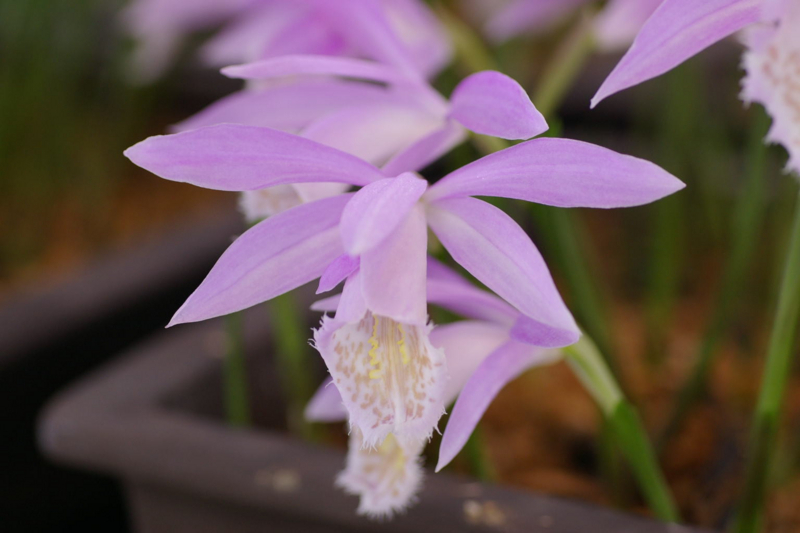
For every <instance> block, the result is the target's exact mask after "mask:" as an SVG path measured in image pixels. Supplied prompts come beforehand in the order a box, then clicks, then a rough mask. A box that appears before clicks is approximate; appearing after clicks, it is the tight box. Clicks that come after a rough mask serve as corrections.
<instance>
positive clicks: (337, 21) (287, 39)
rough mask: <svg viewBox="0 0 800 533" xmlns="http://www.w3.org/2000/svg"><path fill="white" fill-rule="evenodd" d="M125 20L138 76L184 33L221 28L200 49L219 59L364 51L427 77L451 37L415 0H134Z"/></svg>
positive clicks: (161, 66)
mask: <svg viewBox="0 0 800 533" xmlns="http://www.w3.org/2000/svg"><path fill="white" fill-rule="evenodd" d="M123 22H124V23H125V25H126V27H127V28H128V30H129V32H130V33H131V34H132V35H134V36H135V37H136V38H137V39H138V40H139V48H138V49H137V54H136V56H135V67H136V71H137V74H138V76H139V77H140V78H141V79H142V80H143V81H151V80H153V79H155V78H157V77H158V76H160V75H161V74H162V73H163V72H164V71H165V70H166V68H167V67H168V66H169V65H170V63H172V61H173V59H174V58H175V56H176V55H177V52H178V51H179V49H180V45H181V44H182V42H183V41H184V39H185V37H186V36H187V35H188V34H190V33H193V32H196V31H200V30H207V29H212V28H215V27H217V26H219V25H220V24H224V27H223V29H222V30H221V31H220V32H219V33H217V34H216V35H215V36H214V37H212V39H211V40H210V41H209V42H207V43H206V44H205V45H204V47H203V48H202V49H201V56H202V58H203V60H204V61H205V62H206V63H208V64H211V65H216V66H223V65H229V64H232V63H240V62H243V61H252V60H255V59H260V58H265V57H276V56H281V55H286V54H327V55H349V56H364V57H370V58H373V59H376V60H378V61H381V62H385V63H387V64H392V65H395V66H397V67H398V68H400V69H403V70H405V71H407V72H408V73H420V74H422V75H424V76H432V75H433V74H435V73H437V72H439V71H440V70H441V69H442V68H443V67H444V66H445V65H446V64H447V63H448V62H449V60H450V54H451V50H450V43H449V41H448V39H447V37H446V34H445V32H444V31H443V29H442V28H441V27H440V25H439V23H438V20H437V19H436V17H435V16H434V15H433V13H432V12H431V11H430V10H429V9H428V8H427V7H426V6H425V4H424V3H423V2H421V1H420V0H378V1H375V0H336V1H335V2H331V1H330V0H136V1H135V2H134V3H132V4H131V5H130V6H129V7H128V8H127V9H126V11H125V12H124V13H123Z"/></svg>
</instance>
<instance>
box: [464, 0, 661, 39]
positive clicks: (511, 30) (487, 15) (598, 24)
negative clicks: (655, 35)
mask: <svg viewBox="0 0 800 533" xmlns="http://www.w3.org/2000/svg"><path fill="white" fill-rule="evenodd" d="M662 1H663V0H610V1H609V2H608V3H607V4H606V6H605V7H604V8H603V10H602V11H601V12H600V13H599V14H598V15H597V18H596V19H595V39H596V41H597V44H598V46H599V47H600V49H601V50H605V51H614V50H618V49H621V48H624V47H626V46H628V45H629V44H630V43H631V41H633V38H634V37H635V36H636V34H637V33H638V31H639V29H641V27H642V25H643V24H644V23H645V21H646V20H647V18H648V17H649V16H650V15H651V14H652V13H653V12H654V11H655V10H656V8H657V7H658V5H659V4H660V3H661V2H662ZM464 2H465V4H466V7H467V10H468V11H471V12H472V13H473V15H474V18H476V20H481V21H486V22H485V23H484V26H483V29H484V33H485V34H486V36H487V37H488V38H489V39H491V40H492V41H494V42H498V43H499V42H504V41H507V40H508V39H511V38H512V37H517V36H519V35H523V34H536V33H539V32H543V31H546V30H548V29H549V28H550V27H552V26H553V25H555V24H557V23H558V22H560V21H561V20H563V19H565V18H567V17H568V16H569V15H571V14H572V13H574V12H575V11H576V10H577V9H579V8H581V7H583V6H585V5H588V4H590V3H591V0H464Z"/></svg>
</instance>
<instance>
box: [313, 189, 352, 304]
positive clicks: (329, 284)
mask: <svg viewBox="0 0 800 533" xmlns="http://www.w3.org/2000/svg"><path fill="white" fill-rule="evenodd" d="M351 201H352V200H351ZM358 265H359V260H358V257H351V256H349V255H347V254H342V255H340V256H339V257H337V258H336V259H335V260H334V261H333V263H331V264H330V265H328V268H326V269H325V272H323V273H322V277H321V278H320V279H319V287H318V288H317V294H320V293H323V292H328V291H330V290H333V289H334V288H335V287H336V286H337V285H338V284H340V283H341V282H343V281H344V280H345V279H347V277H348V276H349V275H350V274H352V273H353V272H355V271H356V270H358Z"/></svg>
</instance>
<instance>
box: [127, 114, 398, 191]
mask: <svg viewBox="0 0 800 533" xmlns="http://www.w3.org/2000/svg"><path fill="white" fill-rule="evenodd" d="M125 155H126V156H127V157H128V158H129V159H130V160H131V161H133V162H134V163H136V164H137V165H139V166H140V167H142V168H144V169H146V170H149V171H150V172H152V173H153V174H156V175H158V176H160V177H162V178H164V179H168V180H171V181H178V182H185V183H191V184H193V185H197V186H199V187H205V188H208V189H217V190H221V191H252V190H256V189H266V188H267V187H274V186H275V185H283V184H288V183H313V182H321V183H324V182H336V183H349V184H352V185H367V184H368V183H371V182H373V181H375V180H377V179H381V178H383V177H384V176H383V175H382V174H381V173H380V171H379V170H378V169H377V168H375V167H374V166H372V165H370V164H369V163H367V162H366V161H362V160H361V159H358V158H357V157H354V156H352V155H350V154H346V153H344V152H340V151H339V150H336V149H334V148H329V147H327V146H323V145H321V144H319V143H316V142H314V141H310V140H308V139H303V138H302V137H298V136H296V135H291V134H288V133H284V132H282V131H278V130H273V129H270V128H257V127H253V126H238V125H233V124H222V125H219V126H209V127H207V128H200V129H199V130H193V131H186V132H183V133H176V134H174V135H161V136H156V137H150V138H149V139H145V140H144V141H142V142H140V143H139V144H136V145H134V146H132V147H130V148H128V149H127V150H126V151H125Z"/></svg>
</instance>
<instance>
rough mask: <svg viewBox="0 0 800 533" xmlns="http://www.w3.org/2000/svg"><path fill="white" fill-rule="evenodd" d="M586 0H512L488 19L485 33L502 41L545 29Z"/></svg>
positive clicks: (586, 0) (495, 39) (492, 38)
mask: <svg viewBox="0 0 800 533" xmlns="http://www.w3.org/2000/svg"><path fill="white" fill-rule="evenodd" d="M587 2H588V0H513V1H512V2H511V3H510V4H509V5H508V6H506V7H504V8H502V9H500V11H499V12H498V13H497V14H496V15H495V16H494V17H493V18H491V19H490V20H489V22H488V23H487V24H486V28H485V29H486V34H487V35H488V36H489V38H490V39H491V40H493V41H494V42H502V41H505V40H508V39H510V38H512V37H514V36H517V35H520V34H522V33H528V32H530V33H533V32H537V31H542V30H544V29H546V28H547V27H548V26H550V25H551V24H553V23H555V22H557V21H558V20H559V19H561V18H563V17H565V16H566V15H568V14H569V13H570V12H571V11H572V10H574V9H576V8H577V7H578V6H580V5H581V4H585V3H587Z"/></svg>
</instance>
